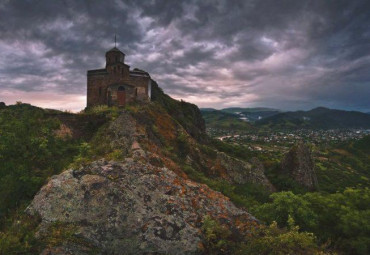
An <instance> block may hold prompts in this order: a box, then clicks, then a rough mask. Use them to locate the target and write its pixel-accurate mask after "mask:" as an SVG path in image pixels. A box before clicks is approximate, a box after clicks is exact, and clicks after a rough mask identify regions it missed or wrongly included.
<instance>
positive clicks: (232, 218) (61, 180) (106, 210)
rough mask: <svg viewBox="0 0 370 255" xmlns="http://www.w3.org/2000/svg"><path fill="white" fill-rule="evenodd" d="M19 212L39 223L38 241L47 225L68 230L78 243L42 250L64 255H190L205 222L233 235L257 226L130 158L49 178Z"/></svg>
mask: <svg viewBox="0 0 370 255" xmlns="http://www.w3.org/2000/svg"><path fill="white" fill-rule="evenodd" d="M27 212H28V213H29V214H31V215H39V216H40V217H41V219H42V222H41V226H40V231H39V235H40V237H42V236H45V235H48V229H49V228H50V226H52V225H53V224H55V223H59V224H60V223H63V224H73V226H74V227H75V231H74V233H73V235H74V236H76V237H78V238H79V240H81V239H82V240H84V242H78V243H74V242H73V240H72V241H71V240H69V242H65V243H63V244H60V245H59V246H57V247H51V248H50V247H49V248H48V249H49V251H53V249H54V250H55V251H57V250H59V251H64V252H66V251H70V252H72V253H71V254H86V253H84V251H87V250H89V247H90V248H91V247H93V248H94V249H95V250H97V251H99V252H98V254H122V251H126V252H125V254H144V253H164V254H166V253H167V254H196V253H199V252H200V250H199V247H201V245H199V244H200V243H202V240H203V237H202V232H201V225H202V219H203V217H205V216H206V215H210V216H211V217H212V218H214V219H218V220H220V222H222V224H225V225H227V226H228V228H231V229H234V230H235V231H236V232H239V234H240V235H242V234H243V233H244V234H245V233H246V232H248V230H249V229H250V228H252V227H253V226H255V225H256V224H257V221H256V219H255V218H254V217H253V216H251V215H250V214H248V213H247V212H246V211H244V210H242V209H239V208H237V207H235V206H234V204H233V203H232V202H230V201H229V199H228V198H227V197H225V196H223V195H222V194H221V193H219V192H216V191H213V190H211V189H210V188H208V187H207V186H206V185H204V184H198V183H195V182H193V181H190V180H187V179H184V178H182V177H179V176H178V175H176V174H175V173H174V172H172V171H170V170H168V169H167V168H165V167H157V166H153V165H151V164H150V163H142V162H139V161H136V160H135V159H131V158H128V159H126V160H125V161H123V162H114V161H109V162H108V161H105V160H99V161H95V162H93V163H91V164H89V165H87V166H84V167H82V168H80V169H69V170H67V171H65V172H63V173H62V174H60V175H57V176H54V177H52V178H51V180H50V181H49V182H48V183H47V184H46V185H45V186H44V187H43V188H42V189H41V190H40V191H39V193H38V194H37V195H36V196H35V198H34V200H33V201H32V203H31V205H30V206H29V207H28V208H27ZM84 244H85V245H84ZM48 249H46V250H45V254H47V252H48ZM51 254H58V253H56V252H55V253H51ZM61 254H62V253H61Z"/></svg>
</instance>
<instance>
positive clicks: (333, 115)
mask: <svg viewBox="0 0 370 255" xmlns="http://www.w3.org/2000/svg"><path fill="white" fill-rule="evenodd" d="M256 125H257V126H258V127H265V128H272V129H299V128H307V129H338V128H370V116H369V115H368V114H365V113H362V112H355V111H343V110H333V109H328V108H324V107H318V108H315V109H312V110H310V111H296V112H284V113H279V114H276V115H274V116H270V117H267V118H264V119H261V120H259V121H257V122H256Z"/></svg>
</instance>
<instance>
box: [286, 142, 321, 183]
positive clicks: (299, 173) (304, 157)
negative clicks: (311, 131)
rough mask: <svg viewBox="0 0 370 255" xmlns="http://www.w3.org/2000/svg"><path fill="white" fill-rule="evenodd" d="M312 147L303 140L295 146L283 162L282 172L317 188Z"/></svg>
mask: <svg viewBox="0 0 370 255" xmlns="http://www.w3.org/2000/svg"><path fill="white" fill-rule="evenodd" d="M314 168H315V164H314V160H313V156H312V151H311V149H310V148H309V147H308V146H307V145H305V144H304V143H303V142H300V143H298V144H297V145H295V146H293V147H292V148H291V149H290V151H289V152H288V153H287V154H286V155H285V157H284V159H283V160H282V162H281V169H282V172H283V173H284V174H286V175H288V176H290V177H291V178H292V179H293V180H295V181H296V182H298V183H299V184H301V185H302V186H304V187H306V188H308V189H309V190H314V189H317V186H318V183H317V177H316V173H315V169H314Z"/></svg>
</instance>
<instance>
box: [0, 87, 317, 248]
mask: <svg viewBox="0 0 370 255" xmlns="http://www.w3.org/2000/svg"><path fill="white" fill-rule="evenodd" d="M153 89H154V91H153V102H152V103H150V104H136V105H131V106H128V107H126V109H123V110H122V109H118V108H107V107H97V108H93V109H90V110H88V111H86V112H83V113H79V114H70V113H63V112H58V111H54V110H43V109H40V108H37V107H33V106H30V105H25V104H18V105H15V106H5V107H3V109H2V110H1V112H0V117H1V120H3V121H4V120H5V119H8V120H9V118H10V120H11V121H10V122H1V130H2V136H1V137H2V138H3V140H1V144H2V145H10V140H9V141H8V140H4V139H7V138H8V137H9V138H10V137H19V142H15V143H14V142H13V147H12V148H13V149H11V147H9V146H6V147H5V146H1V147H0V148H1V149H2V150H1V154H0V155H1V157H2V159H4V160H2V161H1V162H2V164H5V165H3V167H2V171H1V182H2V184H5V183H6V185H2V186H1V188H0V189H1V190H0V191H1V193H2V194H3V196H2V198H3V199H4V198H5V199H6V200H4V201H6V203H2V206H3V207H2V213H3V215H2V217H3V219H4V217H5V219H6V220H5V221H4V222H3V227H2V231H1V232H0V251H1V253H2V254H9V253H28V254H39V253H43V254H68V253H70V254H91V253H94V254H95V253H98V254H102V253H103V254H106V253H110V254H119V253H120V252H121V251H122V250H125V251H126V252H127V253H128V254H144V253H145V254H147V253H168V254H199V253H203V252H204V253H206V254H209V252H211V253H220V252H221V251H222V250H224V251H228V253H230V254H233V253H234V252H233V251H235V252H236V251H237V250H238V249H241V247H242V246H243V247H244V246H245V249H247V248H248V247H249V248H250V247H252V246H253V243H248V244H247V240H248V239H250V238H251V236H250V233H252V232H254V231H255V228H256V227H258V226H259V227H258V228H259V229H260V230H261V231H263V229H264V227H263V226H262V225H260V223H259V222H258V220H256V218H255V217H253V216H252V215H251V214H249V213H248V212H247V210H246V209H245V208H243V207H239V208H238V207H236V206H235V205H234V203H233V202H231V201H230V199H229V198H228V197H226V196H225V195H224V194H228V195H229V196H231V197H234V199H233V200H235V201H238V203H239V206H240V205H241V204H243V203H244V204H247V203H248V202H247V200H246V198H245V197H243V196H241V195H238V194H236V193H235V192H234V191H233V188H232V187H233V186H234V185H241V184H245V185H249V184H250V185H256V184H258V185H261V186H263V187H265V189H266V190H271V189H273V187H272V186H271V183H270V182H269V181H268V180H267V178H266V177H265V176H264V172H263V168H261V166H259V165H258V163H256V161H255V160H254V161H253V162H248V161H242V160H239V159H235V158H233V157H230V156H228V155H226V154H224V153H221V152H218V151H216V150H214V149H212V148H211V147H210V146H209V145H207V144H209V143H208V138H207V136H206V134H205V126H204V121H203V120H202V118H201V115H200V112H199V109H198V108H197V107H196V106H195V105H191V104H188V103H185V102H182V101H181V102H179V101H175V100H173V99H171V98H170V97H168V96H167V95H165V94H164V93H163V92H162V91H161V90H160V89H159V88H158V87H157V86H156V85H155V84H154V86H153ZM20 115H21V116H22V118H19V117H20ZM12 118H13V119H12ZM23 120H25V122H24V121H23ZM97 120H99V121H97ZM12 125H18V128H16V129H12V128H11V126H12ZM20 132H21V133H20ZM82 134H86V135H82ZM58 144H59V146H57V145H58ZM31 147H32V148H33V150H32V152H31V153H30V152H29V148H31ZM21 148H24V151H22V150H21ZM68 148H69V150H70V151H68V152H67V151H66V149H68ZM15 151H17V152H19V154H17V155H19V158H14V155H16V154H15ZM26 155H27V156H26ZM41 156H42V157H41ZM25 157H27V158H29V161H24V160H21V159H24V158H25ZM35 157H38V158H39V161H40V162H38V161H34V159H35ZM4 166H5V167H6V168H4ZM7 169H9V170H7ZM11 169H18V171H16V172H12V171H11ZM51 175H54V176H53V177H51V178H50V176H51ZM38 176H39V177H40V178H36V177H38ZM11 178H13V179H14V181H9V180H12V179H11ZM19 180H24V181H23V182H19V183H18V181H19ZM36 180H37V182H36ZM199 182H201V183H199ZM202 183H203V184H202ZM43 184H45V185H44V186H43V187H42V188H41V190H40V191H39V192H37V190H38V189H39V188H40V187H41V186H42V185H43ZM206 184H207V185H206ZM28 186H29V187H30V188H29V190H27V187H28ZM212 188H213V189H215V190H216V191H215V190H212ZM217 190H218V191H217ZM219 191H222V192H223V193H224V194H222V193H220V192H219ZM36 192H37V194H36ZM35 194H36V196H35V197H34V198H33V196H34V195H35ZM15 195H17V196H20V197H18V198H17V197H16V196H15ZM14 197H15V198H16V199H12V200H11V199H10V198H14ZM32 198H33V199H32ZM31 199H32V201H31ZM20 202H21V203H20ZM30 202H31V203H30ZM26 206H27V209H26V211H24V208H25V207H26ZM12 219H14V220H15V222H17V223H15V222H14V223H12V224H10V225H9V222H11V221H12ZM19 224H20V225H21V226H22V228H21V229H20V228H18V227H17V226H19ZM4 231H5V232H4ZM266 231H268V230H266ZM266 233H267V232H266ZM285 233H286V231H283V230H281V231H280V230H279V233H276V238H278V236H279V235H280V234H285ZM292 234H293V235H297V238H298V237H299V236H301V235H302V237H304V238H309V237H308V236H307V237H306V234H304V233H303V234H301V233H292ZM256 235H257V233H256ZM256 237H257V236H256ZM220 239H221V240H222V242H221V243H220ZM310 242H311V241H310ZM300 249H306V248H304V247H303V248H300ZM307 249H310V250H312V249H314V250H315V249H317V248H309V247H307Z"/></svg>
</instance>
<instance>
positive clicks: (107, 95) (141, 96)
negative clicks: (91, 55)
mask: <svg viewBox="0 0 370 255" xmlns="http://www.w3.org/2000/svg"><path fill="white" fill-rule="evenodd" d="M105 59H106V65H105V68H103V69H96V70H89V71H87V107H92V106H97V105H108V106H125V105H126V104H127V103H130V102H134V101H149V100H150V95H151V78H150V75H149V74H148V73H147V72H145V71H142V70H140V69H136V68H135V69H133V70H132V71H131V70H130V66H129V65H127V64H125V54H124V53H123V52H122V51H120V50H119V49H118V48H116V47H114V48H113V49H111V50H109V51H107V52H106V54H105Z"/></svg>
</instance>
